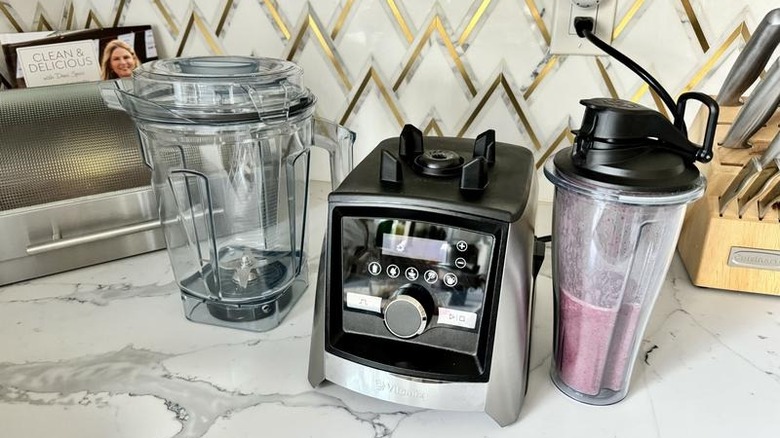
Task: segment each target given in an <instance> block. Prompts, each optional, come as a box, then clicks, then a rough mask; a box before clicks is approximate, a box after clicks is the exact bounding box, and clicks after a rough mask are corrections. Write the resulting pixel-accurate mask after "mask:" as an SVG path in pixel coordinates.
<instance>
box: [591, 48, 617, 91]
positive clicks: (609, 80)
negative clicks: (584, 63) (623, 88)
mask: <svg viewBox="0 0 780 438" xmlns="http://www.w3.org/2000/svg"><path fill="white" fill-rule="evenodd" d="M593 59H594V60H595V61H596V67H597V68H598V69H599V74H600V75H601V79H602V80H603V81H604V85H606V86H607V91H609V95H610V97H612V98H613V99H617V98H618V92H617V89H615V84H614V83H613V82H612V78H610V77H609V73H607V68H606V67H604V63H603V62H601V59H599V57H598V56H594V57H593Z"/></svg>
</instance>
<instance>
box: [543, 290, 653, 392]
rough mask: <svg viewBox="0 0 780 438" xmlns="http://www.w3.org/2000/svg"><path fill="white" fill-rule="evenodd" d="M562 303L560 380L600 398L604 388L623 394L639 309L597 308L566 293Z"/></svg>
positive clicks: (577, 389) (630, 307)
mask: <svg viewBox="0 0 780 438" xmlns="http://www.w3.org/2000/svg"><path fill="white" fill-rule="evenodd" d="M560 299H561V302H560V312H561V313H560V321H559V323H558V324H559V326H558V328H559V333H560V337H561V338H560V340H559V348H560V349H561V351H559V352H557V353H556V359H557V364H558V368H559V373H560V378H561V380H563V382H564V383H565V384H566V385H568V386H569V387H570V388H572V389H574V390H576V391H578V392H581V393H583V394H588V395H597V394H598V393H599V392H600V391H601V389H602V388H609V389H612V390H613V391H619V390H621V389H622V387H623V380H624V377H625V374H626V372H627V371H628V365H629V363H630V360H631V359H632V358H631V357H629V356H630V354H631V347H632V343H633V338H634V332H635V331H636V322H637V320H638V318H639V313H640V312H639V310H640V309H639V306H638V305H635V304H625V305H623V306H621V307H620V308H619V309H620V311H618V307H615V308H613V309H609V308H603V307H597V306H594V305H592V304H589V303H586V302H584V301H582V300H580V299H579V298H577V297H575V296H573V295H571V294H570V293H568V292H567V291H565V290H561V294H560ZM613 336H614V339H613ZM613 343H614V345H613ZM610 347H611V348H610Z"/></svg>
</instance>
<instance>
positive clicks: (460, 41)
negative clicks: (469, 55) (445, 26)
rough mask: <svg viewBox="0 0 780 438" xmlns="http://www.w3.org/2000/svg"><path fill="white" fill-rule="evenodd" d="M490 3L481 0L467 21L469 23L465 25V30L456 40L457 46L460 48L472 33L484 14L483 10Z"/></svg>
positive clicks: (488, 0)
mask: <svg viewBox="0 0 780 438" xmlns="http://www.w3.org/2000/svg"><path fill="white" fill-rule="evenodd" d="M490 1H491V0H482V3H481V4H480V5H479V7H478V8H477V10H476V11H475V12H474V15H473V16H472V17H471V18H470V19H469V23H468V24H467V25H466V28H465V29H463V33H461V34H460V37H459V38H458V45H459V46H462V45H463V44H464V43H465V42H466V40H468V39H469V36H470V35H471V32H473V31H474V28H475V27H477V23H479V20H480V19H482V15H484V14H485V10H487V8H488V6H490Z"/></svg>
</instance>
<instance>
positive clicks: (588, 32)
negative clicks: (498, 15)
mask: <svg viewBox="0 0 780 438" xmlns="http://www.w3.org/2000/svg"><path fill="white" fill-rule="evenodd" d="M593 27H594V22H593V18H590V17H575V18H574V30H575V31H576V32H577V36H579V37H580V38H586V39H587V40H588V41H590V42H591V43H593V45H595V46H596V47H598V48H599V49H601V50H602V51H604V52H605V53H606V54H608V55H610V56H612V57H613V58H615V59H617V60H618V61H620V63H621V64H623V65H625V66H626V67H628V68H629V69H630V70H631V71H632V72H634V73H636V74H637V75H638V76H639V77H640V78H642V80H643V81H645V82H646V83H647V84H648V85H649V86H650V87H651V88H652V89H653V91H655V92H656V93H657V94H658V96H659V97H660V98H661V100H662V101H663V102H664V104H666V106H667V107H668V108H669V111H670V112H671V114H672V115H673V118H674V124H675V126H679V127H683V129H685V128H684V127H685V123H684V121H683V117H684V116H685V115H684V114H680V113H679V111H678V110H677V103H676V102H675V101H674V99H673V98H672V96H671V95H670V94H669V93H668V92H667V91H666V89H664V87H663V86H662V85H661V84H660V83H659V82H658V81H657V80H656V79H655V78H654V77H653V76H652V75H651V74H650V73H649V72H648V71H647V70H645V69H644V68H642V67H641V66H640V65H639V64H637V63H636V62H634V61H633V60H632V59H631V58H629V57H628V56H626V55H624V54H623V53H621V52H620V51H618V50H617V49H616V48H614V47H612V46H610V45H609V44H607V43H606V42H604V41H603V40H602V39H600V38H599V37H597V36H596V34H594V33H593Z"/></svg>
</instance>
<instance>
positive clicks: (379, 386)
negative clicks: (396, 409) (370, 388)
mask: <svg viewBox="0 0 780 438" xmlns="http://www.w3.org/2000/svg"><path fill="white" fill-rule="evenodd" d="M374 388H375V389H376V391H377V392H385V393H389V394H393V395H400V396H401V397H409V398H416V399H419V400H425V397H426V394H425V392H423V391H420V390H419V389H407V388H402V387H400V386H398V385H396V384H394V383H390V382H385V381H384V380H381V379H376V380H374Z"/></svg>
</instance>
